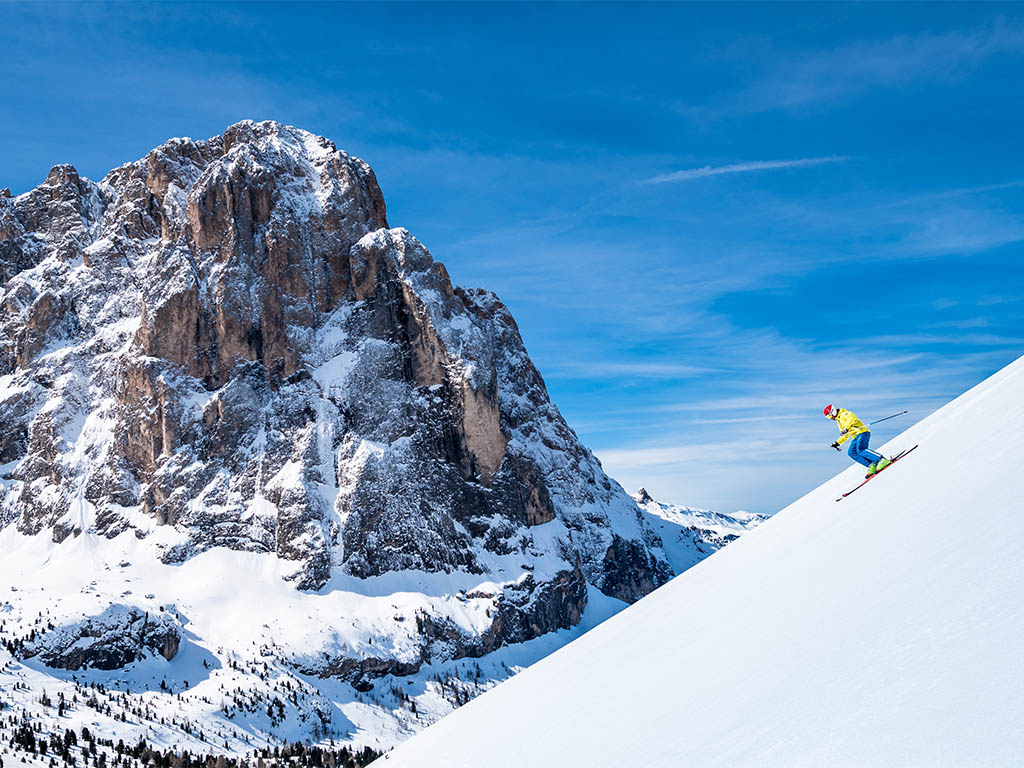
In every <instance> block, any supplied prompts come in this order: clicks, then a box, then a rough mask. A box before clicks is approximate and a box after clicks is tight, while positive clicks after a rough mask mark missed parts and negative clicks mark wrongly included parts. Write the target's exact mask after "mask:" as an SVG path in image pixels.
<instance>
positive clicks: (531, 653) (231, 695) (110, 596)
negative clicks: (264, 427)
mask: <svg viewBox="0 0 1024 768" xmlns="http://www.w3.org/2000/svg"><path fill="white" fill-rule="evenodd" d="M169 530H170V529H169V528H168V527H160V528H158V529H157V532H158V533H161V534H162V533H164V532H165V531H169ZM0 552H3V553H4V555H3V558H2V559H0V635H3V636H6V635H7V634H10V635H15V634H18V635H20V634H22V633H25V634H27V632H28V631H29V629H32V628H35V629H37V630H40V631H41V630H44V629H45V628H46V626H47V625H48V624H51V623H52V624H54V625H56V626H57V627H58V634H59V631H60V630H59V628H61V627H66V626H71V625H74V624H76V623H80V622H81V621H82V620H83V619H84V618H86V617H89V618H93V617H97V616H99V615H101V614H104V613H109V612H115V613H116V612H125V611H127V610H128V609H136V610H138V611H139V612H143V613H147V614H149V615H151V616H153V617H154V618H158V619H160V620H164V621H173V622H175V623H177V624H178V625H180V626H182V627H183V629H184V631H183V632H182V640H181V649H180V650H179V651H178V653H177V655H176V656H175V657H174V658H173V659H172V660H171V661H166V660H165V659H163V658H162V657H160V656H158V655H153V654H149V655H148V657H147V658H145V659H143V660H141V661H138V662H136V663H133V664H130V665H129V666H127V667H124V668H121V669H115V670H111V671H102V670H94V669H85V670H78V671H67V670H61V669H52V668H49V667H47V666H45V665H44V663H43V661H42V659H41V658H39V657H33V658H31V659H28V660H26V661H18V660H16V659H11V658H10V654H7V653H6V651H4V652H3V654H4V655H3V656H0V710H3V706H2V705H6V706H8V707H17V708H19V709H26V710H27V711H29V712H31V713H32V714H33V722H34V724H35V725H37V726H38V727H40V728H41V729H42V731H43V732H52V731H56V732H58V733H62V732H63V730H64V729H66V728H74V729H76V730H79V729H80V728H81V727H82V726H83V725H84V726H87V727H89V728H90V730H93V731H94V732H96V733H97V734H100V735H102V736H104V737H105V738H111V737H113V738H114V740H115V741H116V740H117V739H118V738H123V739H124V740H125V742H126V743H134V742H135V741H137V740H138V739H139V738H140V737H145V738H146V739H148V740H149V742H150V743H151V744H153V745H155V746H159V747H160V748H162V749H167V748H173V749H177V750H182V749H188V750H191V751H192V752H193V753H194V754H195V753H198V754H220V753H223V752H227V753H232V754H244V753H246V752H248V751H249V750H251V749H253V748H254V747H260V746H264V745H275V744H280V743H282V742H294V741H302V742H308V741H312V742H315V743H323V744H326V743H328V742H329V741H330V740H331V739H334V740H339V741H342V742H345V743H348V744H350V745H355V746H359V747H361V746H364V745H365V746H372V747H374V748H376V749H378V750H379V749H386V748H390V747H391V746H393V745H394V744H395V743H396V742H398V741H400V740H402V739H405V738H408V736H409V735H411V734H412V733H415V732H416V731H418V730H420V729H421V728H423V727H424V726H425V725H426V724H429V723H430V722H433V721H434V720H436V719H438V718H440V717H442V716H443V715H445V714H447V713H448V712H450V711H451V710H452V709H453V708H454V707H455V706H458V704H460V703H462V701H463V700H465V699H468V698H470V697H472V696H475V695H477V694H478V693H480V691H481V690H483V689H486V688H488V687H490V686H493V685H495V684H496V683H497V682H498V681H499V680H502V679H505V678H506V677H508V676H509V675H511V674H515V673H516V672H518V671H519V670H521V669H523V668H525V667H526V666H528V665H530V664H532V663H534V662H535V661H537V660H538V659H540V658H542V657H544V656H545V655H548V654H550V653H551V652H553V651H554V650H555V649H557V648H558V647H560V646H562V645H564V644H565V643H567V642H569V641H570V640H572V639H574V638H575V637H578V636H579V635H581V634H583V633H584V632H586V631H588V630H590V629H592V628H593V627H594V626H596V625H597V624H599V623H600V622H602V621H604V620H605V619H607V618H608V617H609V616H611V615H613V614H614V613H616V612H617V611H619V610H621V609H622V608H623V607H624V606H625V603H622V602H620V601H618V600H615V599H614V598H610V597H607V596H605V595H604V594H602V593H601V592H600V591H599V590H597V589H596V588H593V587H591V588H589V591H588V595H589V597H588V604H587V608H586V611H585V613H584V616H583V618H582V620H581V621H580V623H579V624H578V625H577V626H575V627H573V628H572V629H568V630H559V631H556V632H552V633H548V634H546V635H543V636H541V637H538V638H536V639H534V640H531V641H528V642H526V643H519V644H513V645H508V646H505V647H503V648H501V649H499V650H497V651H495V652H493V653H490V654H487V655H486V656H485V657H483V658H479V659H461V660H456V661H446V662H438V663H434V664H424V665H423V666H422V667H421V669H420V671H419V672H417V673H415V674H413V675H408V676H404V677H389V678H386V679H384V680H381V681H378V684H377V686H376V689H375V690H374V691H371V692H359V691H357V690H355V689H354V688H353V687H352V686H351V685H349V684H348V683H345V682H342V681H340V680H338V679H333V678H320V677H317V676H315V675H312V674H306V673H304V672H303V671H302V668H303V666H304V665H307V664H308V665H309V666H315V665H316V664H317V662H318V660H319V658H320V657H322V656H323V655H324V654H325V653H326V654H329V653H332V652H337V651H339V650H341V649H344V650H346V651H347V655H348V656H351V657H362V656H380V655H385V656H394V657H397V658H400V659H403V660H408V661H412V660H414V659H415V658H416V653H417V647H416V645H415V643H414V639H415V638H414V635H413V633H414V632H415V624H416V622H415V618H416V615H417V613H418V612H426V613H429V614H431V615H435V616H447V617H449V618H450V619H452V620H453V621H454V622H455V623H456V624H457V625H459V626H462V627H465V628H467V629H477V630H479V629H481V628H483V627H485V626H486V625H487V616H486V614H487V610H488V608H489V607H491V605H492V603H491V601H490V600H487V599H484V598H479V599H478V598H474V597H472V595H473V594H479V593H488V594H489V593H492V592H494V591H496V587H497V585H496V584H495V583H494V582H491V581H488V580H487V579H486V578H484V577H481V576H473V575H471V574H458V573H452V574H445V573H426V572H419V571H404V572H401V573H388V574H385V575H384V576H381V577H377V578H373V579H356V578H354V577H349V576H345V575H343V574H340V573H337V574H335V577H334V578H333V579H332V581H331V582H329V583H328V584H327V585H326V586H325V587H324V588H323V589H321V590H319V591H317V592H299V591H296V590H295V589H294V588H293V587H292V586H291V585H290V584H288V583H287V582H285V581H284V580H283V579H281V576H280V569H282V568H284V567H287V564H284V563H282V562H281V561H280V560H279V559H278V558H276V557H274V556H273V555H271V554H268V553H253V552H238V551H234V550H230V549H226V548H222V547H218V548H215V549H212V550H210V551H208V552H204V553H201V554H199V555H197V556H196V557H194V558H191V559H190V560H188V561H186V562H185V563H183V564H180V565H168V564H164V563H162V562H160V561H158V560H157V559H156V558H154V557H153V554H152V552H151V550H150V543H149V541H148V540H143V539H138V538H137V537H136V536H135V535H134V534H133V533H130V532H126V533H124V534H121V535H120V536H118V537H116V538H115V539H113V540H106V539H103V538H102V537H99V536H96V535H93V534H88V533H86V534H83V535H81V536H79V537H77V538H72V539H69V540H68V541H66V542H64V543H63V544H55V543H54V542H53V541H51V540H49V539H47V538H45V537H42V536H25V535H24V534H21V533H20V532H18V531H17V530H16V529H15V527H14V526H8V527H7V528H5V529H4V530H3V531H0ZM522 559H523V557H522V556H520V557H519V558H518V560H516V562H519V560H522ZM542 561H543V558H538V567H537V569H536V571H537V572H542V571H543V570H544V569H545V567H546V566H545V565H544V564H543V562H542ZM506 565H508V564H506ZM509 570H510V571H511V570H512V569H511V566H509ZM15 584H16V585H17V586H14V585H15ZM467 592H468V593H469V595H470V596H467ZM396 622H399V623H400V624H401V625H408V626H409V632H408V633H406V634H401V633H397V632H396V631H395V630H394V626H395V623H396ZM7 630H11V631H7ZM13 630H19V631H17V632H15V631H13ZM442 679H443V680H444V685H442ZM76 683H78V684H80V685H88V686H92V685H102V686H105V687H106V688H107V689H108V690H109V691H110V693H111V696H112V697H114V699H113V700H115V701H116V700H120V698H121V697H122V696H123V695H124V694H125V693H126V692H131V693H130V696H127V697H125V701H130V702H131V706H133V707H135V708H137V709H139V710H140V711H144V712H145V713H146V715H145V716H142V715H139V716H137V717H134V718H130V719H129V720H128V721H126V722H117V721H116V720H114V719H113V718H111V717H110V716H108V715H106V714H103V713H102V712H100V711H98V710H97V709H96V708H90V707H86V706H78V707H69V711H68V712H67V713H66V714H65V715H64V716H63V717H60V718H58V717H57V716H56V714H55V711H54V710H53V709H52V708H47V707H43V706H41V705H40V703H39V699H40V697H41V695H42V693H43V692H44V691H45V692H46V693H47V694H48V695H49V697H50V698H51V699H53V700H56V698H57V695H58V694H59V693H63V694H64V695H65V697H66V698H67V700H68V701H69V702H70V701H71V699H72V697H73V695H74V694H75V692H76V690H77V689H76V687H75V684H76ZM164 685H166V686H167V688H166V689H165V688H164V687H162V686H164ZM293 691H294V692H295V693H296V696H295V698H294V699H292V698H291V694H292V692H293ZM399 692H400V695H399ZM78 693H79V697H80V698H81V692H80V691H79V692H78ZM100 698H101V704H102V703H104V702H105V701H106V699H104V698H103V697H102V696H101V697H100ZM275 698H279V699H280V700H281V701H282V702H283V704H284V706H283V708H282V710H281V715H280V716H279V717H276V718H271V717H269V716H268V714H267V711H266V710H267V706H268V704H269V703H271V702H272V701H274V699H275ZM413 702H414V704H415V705H414V706H413V705H412V703H413ZM3 711H4V713H5V714H6V712H7V711H8V710H3ZM161 718H163V719H164V721H166V722H160V719H161ZM200 731H204V732H205V739H204V738H200V736H199V732H200Z"/></svg>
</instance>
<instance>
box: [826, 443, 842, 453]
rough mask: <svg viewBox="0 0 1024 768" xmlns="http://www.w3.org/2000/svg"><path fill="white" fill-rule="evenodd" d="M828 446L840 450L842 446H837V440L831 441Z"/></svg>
mask: <svg viewBox="0 0 1024 768" xmlns="http://www.w3.org/2000/svg"><path fill="white" fill-rule="evenodd" d="M829 447H830V448H835V449H836V450H837V451H841V450H842V448H840V447H839V442H838V441H836V442H834V443H832V445H830V446H829Z"/></svg>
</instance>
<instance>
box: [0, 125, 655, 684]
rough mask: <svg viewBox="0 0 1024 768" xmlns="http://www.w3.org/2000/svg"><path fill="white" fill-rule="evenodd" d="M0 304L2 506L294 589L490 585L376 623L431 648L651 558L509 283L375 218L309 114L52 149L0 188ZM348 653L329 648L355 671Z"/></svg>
mask: <svg viewBox="0 0 1024 768" xmlns="http://www.w3.org/2000/svg"><path fill="white" fill-rule="evenodd" d="M0 308H2V311H0V422H2V423H3V424H4V427H5V429H4V430H3V432H2V433H0V527H4V526H9V525H14V526H17V529H18V530H19V531H20V532H21V533H22V534H24V535H28V536H44V535H47V536H50V537H52V539H53V540H54V541H56V542H64V541H67V540H69V539H71V540H75V539H77V538H78V537H80V536H83V535H84V536H92V537H96V538H97V539H98V540H99V541H102V540H103V539H111V540H114V539H118V537H121V536H131V537H134V538H135V539H138V540H141V541H143V542H145V543H146V545H147V546H148V547H149V548H150V551H151V552H152V553H153V555H154V556H155V557H157V558H159V559H160V560H161V561H163V562H164V563H169V564H174V563H183V562H186V561H189V560H190V559H191V558H193V557H195V556H196V555H198V554H200V553H203V552H207V551H210V550H213V549H216V548H227V549H231V550H242V551H246V552H253V553H258V554H262V555H265V556H266V557H270V558H273V559H274V560H275V562H276V563H277V568H278V569H279V572H280V573H281V575H282V577H283V578H285V579H286V580H288V581H291V582H292V583H294V585H295V586H296V587H297V588H299V589H303V590H317V589H320V588H322V587H324V585H326V584H327V583H328V582H329V581H330V580H331V579H332V577H334V576H338V577H345V578H356V579H367V578H371V577H379V576H382V575H384V574H387V573H395V572H404V571H416V572H423V573H438V572H448V573H461V574H468V575H470V576H472V577H473V578H476V577H479V578H481V579H483V580H484V581H487V582H488V583H492V584H493V585H496V586H492V587H491V588H489V589H488V590H487V591H486V592H481V593H480V594H481V597H479V598H478V599H479V600H483V601H486V602H487V603H488V605H490V606H491V608H490V609H488V614H487V615H488V616H490V617H491V618H490V620H489V622H488V624H487V626H489V627H490V629H486V630H479V628H478V629H477V630H475V631H474V632H472V633H469V634H466V632H467V630H466V629H464V628H462V629H459V628H458V626H459V625H458V623H457V622H455V621H454V619H452V618H451V617H447V615H445V614H440V615H435V614H430V613H427V614H424V616H422V617H421V619H420V620H419V621H418V623H417V628H416V629H415V630H410V628H409V627H410V625H408V624H404V625H400V624H398V623H395V626H394V627H393V631H394V632H395V634H396V636H397V635H402V636H405V635H409V633H410V632H412V636H414V637H415V638H417V639H416V641H415V642H416V643H421V644H422V649H426V648H427V645H428V644H429V643H431V642H433V640H431V638H434V639H436V638H437V637H447V638H449V641H448V644H447V645H446V646H445V647H446V648H448V649H449V650H448V651H446V653H449V654H450V653H458V654H463V655H466V654H468V655H473V654H479V653H483V652H486V651H487V650H488V649H491V648H494V647H497V646H498V645H501V644H502V643H505V642H510V641H513V640H516V639H526V638H529V637H533V636H536V635H538V634H541V633H544V632H547V631H550V630H553V629H556V628H558V627H567V626H571V625H572V624H575V623H576V622H577V621H578V620H579V617H580V615H581V613H582V610H583V607H584V605H585V603H586V600H587V584H590V585H593V586H595V587H597V588H598V589H600V590H602V591H603V592H605V593H606V594H608V595H611V596H613V597H616V598H620V599H622V600H627V601H632V600H635V599H637V598H638V597H640V596H641V595H643V594H645V593H647V592H649V591H650V590H652V589H654V588H655V587H657V586H658V585H660V584H662V583H663V582H664V581H665V580H666V579H667V578H669V576H670V575H671V570H670V567H669V565H668V563H667V561H666V559H665V556H664V553H663V552H662V550H661V543H660V540H659V539H658V537H657V536H656V535H655V533H654V532H653V531H652V530H651V528H650V526H649V525H648V524H647V523H646V522H645V519H644V517H643V516H642V514H641V512H640V511H639V509H638V508H637V506H636V505H635V504H634V502H633V501H632V500H631V499H630V498H629V497H628V496H627V495H626V494H625V492H624V491H623V490H622V489H621V488H620V487H619V486H618V485H617V484H616V483H614V482H613V481H611V480H610V479H609V478H608V477H606V476H605V474H604V472H603V471H602V470H601V467H600V464H599V463H598V461H597V460H596V459H595V458H594V457H593V455H592V454H591V453H590V452H589V451H588V450H587V449H586V448H585V447H584V446H583V445H581V444H580V442H579V440H578V438H577V436H576V435H575V433H574V432H573V431H572V430H571V429H570V428H569V426H568V425H567V424H566V423H565V421H564V420H563V419H562V417H561V415H560V413H559V412H558V409H557V408H556V407H555V406H554V404H553V403H551V401H550V399H549V397H548V393H547V390H546V388H545V386H544V381H543V379H542V377H541V375H540V373H539V372H538V371H537V369H536V368H535V367H534V366H533V364H532V363H531V362H530V359H529V356H528V355H527V353H526V350H525V348H524V347H523V343H522V339H521V338H520V336H519V331H518V329H517V327H516V324H515V322H514V320H513V319H512V317H511V315H510V314H509V312H508V310H507V309H506V308H505V306H504V305H503V304H502V303H501V302H500V301H499V300H498V299H497V297H495V296H494V295H493V294H491V293H488V292H487V291H483V290H477V289H465V288H460V287H455V286H453V285H452V282H451V279H450V277H449V275H448V272H447V270H446V269H445V268H444V266H443V265H442V264H440V263H438V262H435V261H434V260H433V258H432V257H431V255H430V253H429V252H428V251H427V249H426V248H425V247H424V246H423V245H422V244H421V243H420V242H419V241H418V240H416V238H415V237H413V236H412V235H411V234H410V233H409V232H408V231H407V230H405V229H401V228H398V229H392V228H389V226H388V222H387V218H386V208H385V204H384V198H383V195H382V194H381V190H380V187H379V185H378V183H377V179H376V177H375V176H374V173H373V171H372V170H371V168H370V166H369V165H367V164H366V163H365V162H363V161H362V160H360V159H358V158H355V157H352V156H350V155H348V154H347V153H345V152H343V151H339V150H338V149H337V148H336V147H335V146H334V144H333V143H331V142H330V141H329V140H327V139H325V138H322V137H318V136H314V135H313V134H310V133H307V132H305V131H302V130H299V129H297V128H293V127H291V126H286V125H282V124H280V123H275V122H252V121H244V122H241V123H237V124H235V125H233V126H230V127H229V128H228V129H227V130H226V131H225V132H224V133H223V135H221V136H215V137H212V138H210V139H207V140H204V141H193V140H191V139H171V140H170V141H168V142H166V143H164V144H163V145H161V146H160V147H157V148H156V149H154V150H152V151H151V152H149V153H148V154H147V155H146V156H145V157H143V158H141V159H139V160H137V161H135V162H132V163H128V164H126V165H122V166H120V167H119V168H115V169H114V170H112V171H111V172H110V173H109V174H108V175H107V176H106V178H104V179H103V180H102V181H100V182H98V183H97V182H92V181H90V180H88V179H85V178H82V177H81V176H80V175H79V174H78V173H77V171H76V170H75V169H74V168H73V167H72V166H70V165H58V166H55V167H54V168H53V170H51V172H50V173H49V174H48V176H47V178H46V180H45V181H44V182H43V183H42V184H41V185H39V186H38V187H36V188H35V189H33V190H31V191H30V192H27V193H25V194H23V195H18V196H17V197H14V198H6V197H0ZM59 551H60V550H59V549H58V552H59ZM137 614H138V610H137V609H136V607H135V606H133V605H125V606H124V610H123V611H122V612H121V613H119V614H118V616H121V615H124V616H135V615H137ZM89 621H91V622H92V623H91V624H90V623H89ZM89 621H87V622H86V623H85V624H82V623H81V621H79V623H78V624H75V625H74V627H76V628H81V627H89V626H99V625H100V624H101V623H103V621H104V619H101V618H98V617H92V618H90V619H89ZM453 622H454V623H453ZM130 623H131V622H127V623H125V626H128V624H130ZM118 626H120V625H118ZM83 631H84V630H83ZM74 632H78V629H74V631H72V630H68V636H69V637H71V636H74ZM453 638H454V639H453ZM414 645H415V644H414ZM417 647H420V646H417ZM417 653H419V654H420V655H418V656H416V658H419V659H421V660H422V658H425V657H426V656H427V655H429V653H428V652H427V651H426V650H422V653H420V652H419V651H418V652H417ZM55 658H57V657H55ZM346 658H348V659H349V660H348V661H347V662H346V661H344V660H343V659H341V660H336V661H331V662H329V663H328V667H330V668H331V669H342V668H344V669H345V670H347V672H346V673H345V674H356V675H359V674H363V671H364V666H363V662H362V661H360V660H353V659H351V658H349V657H346ZM392 661H394V659H392ZM78 662H81V663H86V660H83V659H79V658H78V657H76V663H78ZM390 663H391V662H385V661H381V660H380V659H377V660H376V661H374V662H373V664H371V667H372V668H373V669H375V670H377V673H379V674H383V673H386V672H387V671H388V670H389V669H391V668H392V667H390V666H389V664H390ZM395 663H398V662H395ZM401 663H402V664H406V665H408V664H411V663H412V661H411V660H408V659H406V660H403V661H402V662H401ZM319 664H320V663H319V662H318V665H319ZM353 664H354V665H355V666H353ZM346 665H347V666H346ZM374 665H376V666H374ZM417 665H418V662H417ZM414 666H416V665H414ZM317 668H318V669H319V666H317ZM405 668H406V667H402V669H405ZM353 670H355V671H354V672H353Z"/></svg>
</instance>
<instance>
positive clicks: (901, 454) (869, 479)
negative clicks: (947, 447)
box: [836, 445, 917, 501]
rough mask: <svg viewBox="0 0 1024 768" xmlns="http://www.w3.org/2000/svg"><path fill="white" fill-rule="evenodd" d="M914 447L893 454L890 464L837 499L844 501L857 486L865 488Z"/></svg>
mask: <svg viewBox="0 0 1024 768" xmlns="http://www.w3.org/2000/svg"><path fill="white" fill-rule="evenodd" d="M914 448H917V446H916V445H915V446H914V447H913V448H908V449H907V450H905V451H900V452H899V453H897V454H896V455H895V456H893V457H892V458H891V459H889V463H888V464H887V465H886V466H885V467H884V468H883V469H882V470H881V471H880V472H875V474H873V475H871V476H870V477H866V478H864V482H863V483H861V484H860V485H858V486H856V487H855V488H851V489H850V490H848V491H847V492H846V493H844V494H843V495H842V496H840V497H839V498H838V499H836V501H842V500H843V499H845V498H846V497H847V496H849V495H850V494H851V493H853V492H854V491H856V490H857V488H863V487H864V486H865V485H867V484H868V483H869V482H871V481H872V480H873V479H874V478H876V477H878V476H879V475H880V474H882V472H885V470H886V469H888V468H889V467H891V466H892V465H893V464H895V463H896V462H897V461H899V460H900V459H902V458H903V457H904V456H906V455H907V454H908V453H910V452H911V451H912V450H914Z"/></svg>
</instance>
